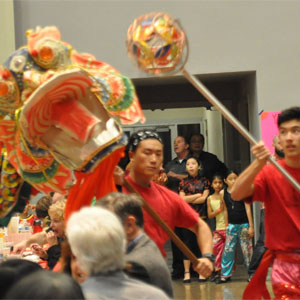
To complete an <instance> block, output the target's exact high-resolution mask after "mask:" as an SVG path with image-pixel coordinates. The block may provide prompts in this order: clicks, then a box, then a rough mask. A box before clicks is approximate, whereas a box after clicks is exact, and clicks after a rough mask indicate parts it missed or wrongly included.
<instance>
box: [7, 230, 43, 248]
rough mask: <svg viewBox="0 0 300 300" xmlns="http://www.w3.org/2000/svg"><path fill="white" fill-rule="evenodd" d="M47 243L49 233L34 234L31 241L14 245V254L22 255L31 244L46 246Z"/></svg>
mask: <svg viewBox="0 0 300 300" xmlns="http://www.w3.org/2000/svg"><path fill="white" fill-rule="evenodd" d="M46 243H47V233H46V232H45V231H42V232H37V233H35V234H33V235H32V236H31V237H30V238H29V239H27V240H24V241H22V242H20V243H18V244H16V245H14V250H13V252H14V253H22V252H23V251H24V250H25V249H26V248H27V247H29V246H30V245H31V244H38V245H41V246H42V245H44V244H46Z"/></svg>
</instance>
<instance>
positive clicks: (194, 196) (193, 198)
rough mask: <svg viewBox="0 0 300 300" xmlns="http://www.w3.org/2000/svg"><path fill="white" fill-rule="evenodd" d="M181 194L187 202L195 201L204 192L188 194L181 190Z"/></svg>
mask: <svg viewBox="0 0 300 300" xmlns="http://www.w3.org/2000/svg"><path fill="white" fill-rule="evenodd" d="M179 195H180V197H181V198H182V199H183V200H184V201H185V202H187V203H195V202H194V201H195V200H197V199H198V198H200V197H201V196H202V194H200V193H198V194H194V195H188V196H186V195H185V192H183V191H180V192H179ZM204 200H205V199H204ZM203 202H204V201H203Z"/></svg>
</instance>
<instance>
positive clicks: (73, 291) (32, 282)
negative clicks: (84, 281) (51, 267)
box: [5, 270, 84, 299]
mask: <svg viewBox="0 0 300 300" xmlns="http://www.w3.org/2000/svg"><path fill="white" fill-rule="evenodd" d="M5 298H7V299H84V296H83V293H82V290H81V288H80V285H79V284H78V283H77V282H76V281H75V280H74V279H72V278H71V277H70V276H68V275H66V274H60V273H53V272H49V271H46V270H42V271H38V272H34V273H32V274H30V275H28V276H26V277H24V278H22V279H21V280H19V281H18V282H17V283H15V284H14V285H13V286H12V287H11V288H10V290H9V291H8V292H7V294H6V296H5Z"/></svg>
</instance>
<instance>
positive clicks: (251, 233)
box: [244, 203, 254, 238]
mask: <svg viewBox="0 0 300 300" xmlns="http://www.w3.org/2000/svg"><path fill="white" fill-rule="evenodd" d="M244 204H245V209H246V214H247V218H248V222H249V229H248V235H249V238H252V237H253V236H254V226H253V218H252V211H251V205H250V204H249V203H244Z"/></svg>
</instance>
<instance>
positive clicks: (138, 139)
mask: <svg viewBox="0 0 300 300" xmlns="http://www.w3.org/2000/svg"><path fill="white" fill-rule="evenodd" d="M129 156H130V160H131V162H132V167H131V169H130V172H129V175H128V176H127V177H126V179H127V181H128V182H129V183H130V184H131V185H132V186H133V187H134V188H135V189H136V190H137V192H138V193H139V194H140V195H141V196H142V197H143V198H144V199H145V201H147V202H148V204H149V205H150V206H151V207H152V208H153V209H154V210H155V211H156V213H158V214H159V216H160V217H161V218H162V219H163V220H164V221H165V222H166V223H167V224H168V225H169V227H170V228H171V229H174V227H175V226H177V227H185V228H189V229H190V230H192V231H193V232H194V233H196V235H197V238H198V244H199V247H200V249H201V251H202V253H203V255H204V256H206V257H203V258H200V259H199V260H198V264H197V265H194V266H193V267H194V269H195V270H196V271H197V272H198V273H201V274H202V275H203V276H205V277H208V276H209V275H210V274H211V272H212V269H213V263H212V236H211V232H210V230H209V228H208V226H207V225H206V223H205V222H204V221H203V220H201V219H200V218H199V215H198V214H197V213H196V212H195V211H194V210H193V209H192V208H191V207H190V206H189V205H188V204H187V203H186V202H185V201H184V200H183V199H182V198H181V197H180V196H179V195H178V194H176V193H174V192H173V191H171V190H169V189H167V188H166V187H164V186H161V185H158V184H156V183H155V182H153V181H152V180H151V179H152V177H153V175H154V174H156V173H157V172H158V170H159V168H160V166H161V164H162V161H163V144H162V141H161V139H160V137H159V136H158V134H157V133H155V132H153V131H149V130H146V131H139V132H137V133H135V134H133V135H132V136H131V138H130V151H129ZM123 191H124V192H125V193H129V191H128V190H127V189H126V188H125V187H124V186H123ZM143 212H144V222H145V232H146V233H147V234H148V235H149V237H150V238H151V239H152V240H153V241H154V242H156V244H157V246H158V248H159V249H160V251H161V252H162V253H163V255H164V256H165V251H164V249H163V246H164V244H165V242H166V241H167V240H168V239H169V236H168V235H167V233H166V232H165V231H164V230H163V229H162V228H161V227H160V226H159V225H158V224H157V223H156V221H155V220H154V219H153V218H152V217H151V216H150V215H149V214H148V213H147V212H146V211H145V210H144V211H143Z"/></svg>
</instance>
